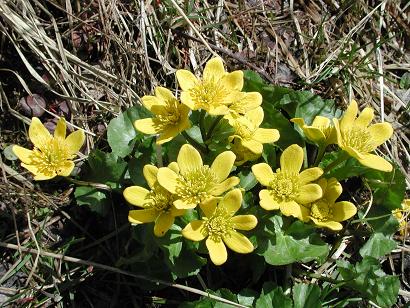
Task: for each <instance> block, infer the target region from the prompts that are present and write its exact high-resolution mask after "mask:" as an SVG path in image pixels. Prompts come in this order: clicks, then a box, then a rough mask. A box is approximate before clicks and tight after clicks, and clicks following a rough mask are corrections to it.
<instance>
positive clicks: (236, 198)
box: [219, 188, 242, 216]
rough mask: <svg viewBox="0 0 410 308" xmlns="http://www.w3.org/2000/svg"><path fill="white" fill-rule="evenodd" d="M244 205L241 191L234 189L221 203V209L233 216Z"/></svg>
mask: <svg viewBox="0 0 410 308" xmlns="http://www.w3.org/2000/svg"><path fill="white" fill-rule="evenodd" d="M241 204H242V193H241V190H240V189H238V188H237V189H233V190H231V191H230V192H228V193H227V194H226V195H225V196H224V197H223V198H222V200H221V201H220V202H219V207H220V208H223V209H225V210H226V212H227V214H229V215H230V216H233V215H234V214H235V213H236V212H237V211H238V210H239V209H240V208H241Z"/></svg>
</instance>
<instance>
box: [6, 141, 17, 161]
mask: <svg viewBox="0 0 410 308" xmlns="http://www.w3.org/2000/svg"><path fill="white" fill-rule="evenodd" d="M13 147H14V144H10V145H8V146H6V148H5V149H4V150H3V155H4V157H5V158H6V159H8V160H17V159H18V157H17V156H16V154H14V152H13Z"/></svg>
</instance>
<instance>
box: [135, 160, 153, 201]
mask: <svg viewBox="0 0 410 308" xmlns="http://www.w3.org/2000/svg"><path fill="white" fill-rule="evenodd" d="M142 173H143V174H144V178H145V180H146V181H147V184H148V186H149V188H151V189H153V188H154V185H155V183H156V182H157V174H158V168H157V167H156V166H153V165H145V166H144V168H143V169H142ZM128 202H129V201H128ZM130 203H132V202H130Z"/></svg>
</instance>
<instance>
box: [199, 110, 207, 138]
mask: <svg viewBox="0 0 410 308" xmlns="http://www.w3.org/2000/svg"><path fill="white" fill-rule="evenodd" d="M199 130H200V131H201V136H202V141H203V142H205V141H206V140H207V139H206V133H205V110H203V109H201V112H200V113H199Z"/></svg>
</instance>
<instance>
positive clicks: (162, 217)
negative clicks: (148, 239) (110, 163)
mask: <svg viewBox="0 0 410 308" xmlns="http://www.w3.org/2000/svg"><path fill="white" fill-rule="evenodd" d="M174 220H175V218H174V216H172V215H171V214H170V213H168V212H162V213H161V214H159V216H158V218H157V219H156V220H155V226H154V234H155V236H158V237H161V236H164V235H165V233H166V232H167V231H168V230H169V229H170V228H171V226H172V225H173V223H174Z"/></svg>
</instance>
